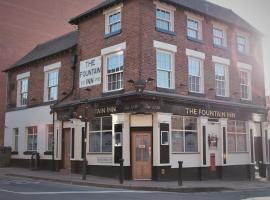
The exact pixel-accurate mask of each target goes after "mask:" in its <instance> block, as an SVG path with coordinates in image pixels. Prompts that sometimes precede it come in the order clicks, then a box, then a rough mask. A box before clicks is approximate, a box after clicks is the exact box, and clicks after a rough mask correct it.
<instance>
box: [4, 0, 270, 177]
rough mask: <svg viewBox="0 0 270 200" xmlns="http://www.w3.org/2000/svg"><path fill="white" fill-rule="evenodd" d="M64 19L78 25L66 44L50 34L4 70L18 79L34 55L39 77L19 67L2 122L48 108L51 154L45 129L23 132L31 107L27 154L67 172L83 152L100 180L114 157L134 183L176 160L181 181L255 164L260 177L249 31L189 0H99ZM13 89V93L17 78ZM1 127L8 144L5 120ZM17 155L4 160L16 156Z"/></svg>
mask: <svg viewBox="0 0 270 200" xmlns="http://www.w3.org/2000/svg"><path fill="white" fill-rule="evenodd" d="M70 23H71V24H73V25H77V26H78V31H77V32H75V33H71V34H77V36H76V40H74V42H73V43H72V44H70V45H67V46H66V44H67V43H69V42H68V41H70V38H69V37H68V36H67V35H66V36H62V37H61V38H60V39H59V43H58V45H61V46H62V47H63V48H62V49H61V51H60V50H59V51H55V49H54V48H53V47H55V43H54V42H55V41H53V42H52V43H49V44H43V47H44V49H45V50H44V49H43V51H42V52H43V53H44V52H45V53H44V54H42V56H40V57H34V58H33V57H32V60H31V61H29V60H28V61H27V60H26V61H25V62H23V64H17V66H15V67H14V66H13V68H11V69H8V70H7V72H8V74H9V76H15V75H13V74H16V73H18V71H20V70H21V73H20V74H19V75H17V80H21V79H18V76H19V78H20V77H21V78H22V77H25V76H26V75H29V73H28V74H25V73H27V70H28V71H29V70H30V71H31V70H34V69H35V68H37V64H35V63H39V65H38V66H39V68H40V70H41V71H40V73H42V74H45V75H42V77H44V78H40V77H41V75H40V73H39V74H37V75H36V76H34V77H32V72H31V73H30V74H31V75H30V76H31V77H30V81H29V83H27V87H26V88H29V95H28V96H27V98H26V99H27V101H26V102H27V103H26V104H25V105H24V106H23V107H20V108H19V110H18V106H17V107H16V106H13V107H12V105H14V104H10V106H11V108H9V109H8V110H7V112H6V122H9V121H10V122H11V119H12V118H9V116H10V115H14V116H18V113H19V112H27V111H29V112H31V113H32V112H34V111H31V110H30V109H37V108H39V107H40V106H41V105H44V104H46V105H48V104H49V105H51V106H50V108H51V112H50V111H49V109H47V110H46V112H44V115H45V113H46V115H50V119H52V123H51V124H52V125H51V126H49V127H50V128H51V133H52V136H51V137H52V138H51V140H52V141H53V143H52V147H51V149H50V151H49V153H50V154H52V155H50V156H49V157H47V160H46V156H45V152H44V155H42V153H43V152H40V151H39V149H42V150H43V149H44V148H43V147H42V146H44V145H45V144H46V139H45V140H44V141H43V140H42V139H39V138H42V137H43V138H46V137H47V138H48V136H46V133H45V132H46V131H39V128H32V129H31V130H30V129H29V127H35V125H34V124H35V123H36V122H37V118H38V117H41V115H40V114H38V115H37V116H35V117H34V119H33V121H32V122H31V123H32V125H31V126H30V125H22V126H25V127H27V128H26V129H25V128H22V129H25V130H26V131H28V136H29V135H31V134H32V133H34V134H32V135H35V140H30V139H28V140H27V139H26V141H20V133H19V139H18V141H19V144H20V145H21V146H20V148H19V150H25V149H26V147H27V148H28V146H29V145H30V144H29V142H28V141H37V142H34V144H33V145H32V147H31V148H32V149H31V148H30V151H29V152H33V151H39V153H41V160H42V161H44V163H46V166H48V167H49V166H50V162H51V165H53V166H54V167H56V168H58V169H60V168H66V169H70V170H71V171H72V172H74V173H79V172H81V170H82V166H83V159H84V158H85V157H86V160H87V172H88V173H89V174H94V175H99V176H109V177H117V176H118V173H119V172H118V171H119V162H120V158H123V159H124V170H125V173H124V174H125V178H126V179H135V180H160V181H162V180H176V179H177V173H178V162H179V161H182V162H183V175H184V177H183V178H184V180H198V179H200V180H203V179H219V178H221V179H237V180H239V179H248V178H250V179H252V178H253V177H254V174H255V167H254V165H255V164H257V163H260V165H259V167H260V172H261V173H260V175H261V176H263V175H264V173H263V172H264V171H265V170H264V169H265V167H266V166H267V164H268V163H269V133H268V132H269V131H268V129H269V127H268V123H267V122H266V114H267V109H266V105H265V93H264V71H263V63H262V56H261V55H262V53H261V49H262V48H261V37H262V35H261V33H260V32H259V31H257V30H256V29H255V28H253V27H252V26H251V25H249V24H248V23H247V22H245V21H244V20H242V19H241V18H240V17H239V16H237V15H236V14H235V13H233V12H232V11H231V10H228V9H225V8H222V7H220V6H217V5H215V4H212V3H209V2H206V1H201V0H200V1H189V2H187V1H182V0H162V1H156V0H154V1H153V0H136V1H135V0H125V1H121V0H110V1H104V2H103V3H101V4H100V5H98V6H97V7H95V8H92V9H91V10H89V11H87V12H85V13H82V14H81V15H79V16H77V17H74V18H72V19H71V20H70ZM56 46H57V45H56ZM53 50H54V51H53ZM33 51H34V54H38V53H37V52H35V49H34V50H33ZM30 53H31V52H30ZM32 53H33V52H32ZM65 56H66V57H67V59H69V62H66V63H64V61H65ZM26 57H27V56H26ZM28 57H29V56H28ZM30 57H31V56H30ZM24 59H25V58H23V60H24ZM19 62H20V61H19ZM29 62H30V64H29ZM32 68H33V69H32ZM23 69H24V70H26V71H23ZM55 69H56V70H58V71H57V73H56V74H52V75H51V76H46V72H47V71H48V72H49V71H51V70H55ZM42 70H43V72H42ZM22 71H23V72H24V74H23V75H21V74H22ZM46 77H47V78H46ZM43 79H44V80H43ZM31 80H32V81H31ZM48 80H51V81H49V82H48ZM56 80H57V81H56ZM34 83H36V84H35V85H33V84H34ZM47 83H49V85H47V86H48V87H45V86H46V84H47ZM20 84H21V85H23V84H25V83H23V82H20ZM9 85H11V88H13V96H12V95H11V98H10V99H12V98H13V99H16V92H14V91H15V89H14V88H15V86H13V85H12V83H11V82H10V84H9ZM43 85H45V86H43ZM12 86H13V87H12ZM18 88H19V89H18ZM55 88H57V89H55ZM10 91H12V89H11V90H10ZM17 91H19V92H17V99H18V98H19V97H20V98H21V99H24V97H23V93H24V91H23V87H19V84H17ZM18 94H20V96H19V97H18ZM42 95H43V96H44V97H43V98H42ZM51 95H52V97H51V98H52V99H51V101H48V99H47V97H48V96H49V97H50V96H51ZM40 96H41V98H40ZM33 97H36V98H37V97H38V98H37V99H36V98H34V99H35V101H32V99H33ZM13 101H14V100H13ZM18 102H20V101H18ZM15 105H16V104H15ZM17 105H19V103H17ZM30 115H31V114H30ZM25 121H27V119H25ZM13 122H14V120H13ZM43 122H44V121H43ZM25 123H26V124H28V122H25ZM8 124H9V123H8ZM44 124H45V125H46V124H47V123H44ZM85 125H87V126H85ZM7 126H8V128H6V135H5V142H6V145H12V141H14V140H12V134H15V135H16V123H15V124H14V123H13V124H12V125H11V124H10V125H7ZM42 127H45V126H42ZM41 130H42V129H41ZM85 130H86V131H85ZM14 131H15V133H14ZM29 132H30V134H29ZM85 132H86V135H85ZM22 134H24V133H23V132H22ZM43 134H45V136H42V135H43ZM29 137H30V136H29ZM29 137H28V138H29ZM84 137H86V139H84ZM24 138H25V137H24ZM26 138H27V137H26ZM31 138H33V137H31ZM47 141H48V140H47ZM30 143H31V142H30ZM32 143H33V142H32ZM26 144H27V145H26ZM30 146H31V145H30ZM84 149H86V150H85V151H84ZM26 152H27V151H26ZM47 153H48V152H47ZM21 154H22V152H20V151H19V152H18V155H14V157H13V158H14V159H13V160H14V163H17V164H19V163H22V160H24V162H26V163H27V162H28V161H27V160H28V159H29V158H30V157H29V155H28V156H27V155H24V156H22V155H21ZM43 166H45V164H44V165H43Z"/></svg>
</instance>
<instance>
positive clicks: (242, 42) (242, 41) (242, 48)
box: [237, 36, 248, 54]
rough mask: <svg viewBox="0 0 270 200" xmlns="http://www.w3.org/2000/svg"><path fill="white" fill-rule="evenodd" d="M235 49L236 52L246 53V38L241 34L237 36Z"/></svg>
mask: <svg viewBox="0 0 270 200" xmlns="http://www.w3.org/2000/svg"><path fill="white" fill-rule="evenodd" d="M237 49H238V52H240V53H244V54H247V53H248V47H247V38H246V37H243V36H237Z"/></svg>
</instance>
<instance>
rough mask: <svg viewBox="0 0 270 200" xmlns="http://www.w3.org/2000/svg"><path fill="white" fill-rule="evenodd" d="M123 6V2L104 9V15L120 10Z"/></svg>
mask: <svg viewBox="0 0 270 200" xmlns="http://www.w3.org/2000/svg"><path fill="white" fill-rule="evenodd" d="M122 7H123V3H121V4H119V5H117V6H115V7H112V8H109V9H106V10H104V11H103V14H104V15H108V14H111V13H113V12H116V11H118V10H119V9H121V8H122Z"/></svg>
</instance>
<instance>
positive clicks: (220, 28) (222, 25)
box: [212, 21, 228, 47]
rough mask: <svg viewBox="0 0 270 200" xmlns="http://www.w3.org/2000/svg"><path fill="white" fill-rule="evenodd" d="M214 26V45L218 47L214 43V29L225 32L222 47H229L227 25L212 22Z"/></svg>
mask: <svg viewBox="0 0 270 200" xmlns="http://www.w3.org/2000/svg"><path fill="white" fill-rule="evenodd" d="M212 24H213V44H214V45H216V44H215V43H214V29H219V30H222V31H223V40H222V45H221V46H223V47H227V43H228V42H227V29H228V27H227V26H226V25H225V24H221V23H219V22H215V21H213V22H212Z"/></svg>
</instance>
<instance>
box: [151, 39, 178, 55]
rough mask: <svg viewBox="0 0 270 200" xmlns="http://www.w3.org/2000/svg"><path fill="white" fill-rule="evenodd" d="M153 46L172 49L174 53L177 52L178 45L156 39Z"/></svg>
mask: <svg viewBox="0 0 270 200" xmlns="http://www.w3.org/2000/svg"><path fill="white" fill-rule="evenodd" d="M153 46H154V47H155V48H157V49H162V50H166V51H171V52H173V53H176V52H177V46H176V45H172V44H168V43H164V42H159V41H156V40H154V42H153Z"/></svg>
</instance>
